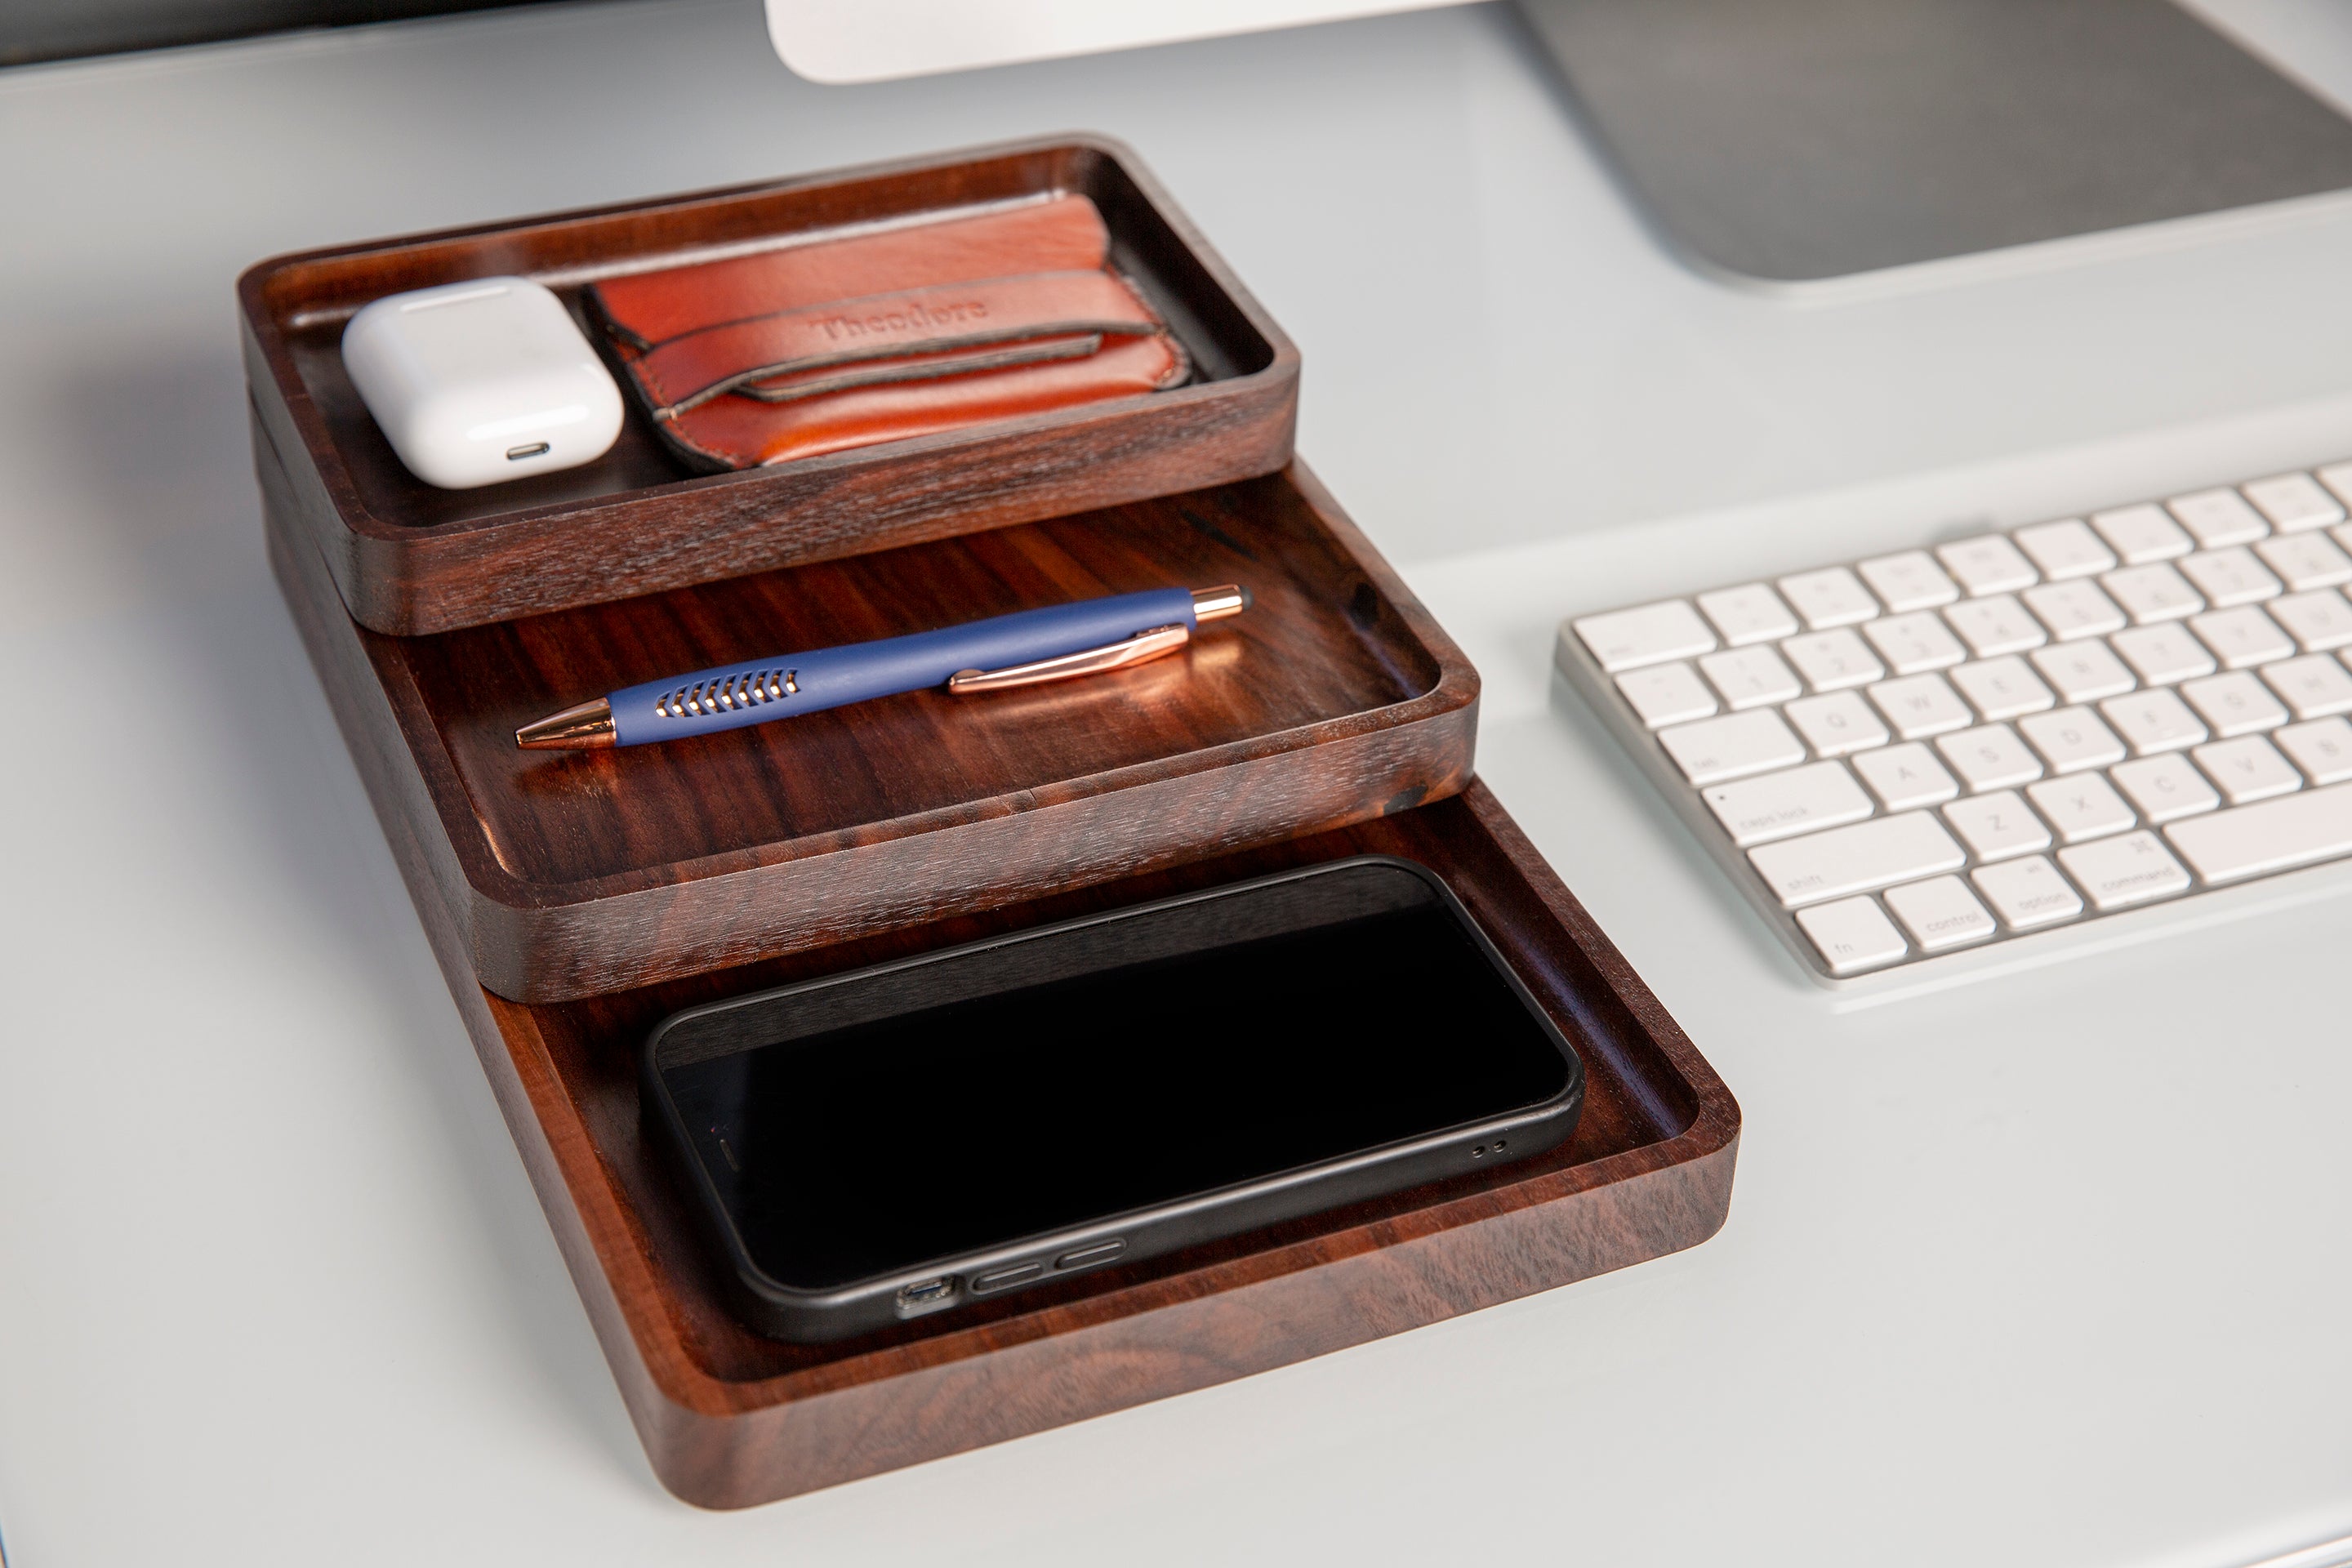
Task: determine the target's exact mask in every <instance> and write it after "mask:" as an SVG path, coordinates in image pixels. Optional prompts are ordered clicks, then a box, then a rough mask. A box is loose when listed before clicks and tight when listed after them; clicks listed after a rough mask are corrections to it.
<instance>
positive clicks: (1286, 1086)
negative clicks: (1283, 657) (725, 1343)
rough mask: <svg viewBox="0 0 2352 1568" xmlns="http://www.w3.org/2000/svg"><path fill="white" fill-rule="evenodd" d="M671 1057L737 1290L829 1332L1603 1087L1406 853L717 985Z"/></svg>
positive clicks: (1378, 1173)
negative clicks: (919, 952) (722, 993)
mask: <svg viewBox="0 0 2352 1568" xmlns="http://www.w3.org/2000/svg"><path fill="white" fill-rule="evenodd" d="M641 1068H642V1081H643V1088H644V1104H645V1110H646V1121H647V1122H648V1124H649V1127H650V1130H651V1131H652V1132H653V1133H654V1135H655V1137H656V1141H657V1142H659V1143H660V1144H661V1145H663V1146H664V1147H665V1148H666V1150H667V1153H668V1154H669V1156H670V1157H671V1159H672V1161H673V1163H674V1166H675V1169H676V1171H677V1174H678V1176H679V1178H680V1183H681V1185H682V1186H683V1187H684V1189H685V1191H686V1193H687V1194H688V1202H689V1203H690V1204H691V1205H693V1206H694V1207H695V1208H696V1209H697V1210H698V1212H699V1214H700V1216H701V1219H702V1222H703V1226H704V1229H705V1231H706V1233H707V1234H708V1236H709V1238H710V1240H711V1242H712V1243H713V1245H714V1246H715V1247H716V1248H717V1249H718V1251H719V1255H720V1257H721V1258H722V1259H723V1266H724V1271H725V1275H726V1278H727V1279H729V1281H730V1285H731V1287H732V1288H733V1293H734V1295H735V1298H736V1301H737V1305H738V1309H739V1310H740V1312H741V1313H742V1315H743V1316H744V1318H745V1320H746V1321H748V1322H749V1323H751V1325H752V1326H753V1327H755V1328H757V1329H758V1330H760V1331H761V1332H763V1333H767V1334H771V1335H773V1336H775V1337H777V1338H780V1339H786V1340H794V1341H802V1342H814V1341H824V1340H835V1339H840V1338H844V1337H846V1336H849V1335H853V1334H857V1333H862V1332H866V1331H871V1330H875V1329H878V1328H885V1327H887V1326H889V1325H891V1324H894V1323H898V1322H902V1321H906V1320H908V1319H909V1318H914V1317H919V1316H923V1315H926V1314H929V1313H932V1312H942V1311H950V1310H954V1309H956V1308H958V1307H961V1306H964V1305H967V1304H969V1303H971V1302H973V1301H977V1300H987V1299H990V1298H992V1297H995V1296H996V1295H998V1294H1000V1293H1002V1292H1005V1291H1013V1290H1018V1289H1023V1288H1024V1287H1029V1286H1034V1285H1040V1284H1043V1283H1045V1282H1047V1281H1051V1280H1055V1279H1062V1278H1064V1277H1065V1276H1067V1275H1069V1274H1072V1273H1075V1272H1077V1271H1079V1270H1082V1269H1087V1268H1102V1267H1105V1266H1107V1265H1109V1264H1113V1263H1129V1262H1134V1261H1136V1260H1139V1259H1141V1258H1150V1257H1152V1256H1155V1255H1157V1254H1161V1253H1166V1252H1170V1251H1173V1250H1175V1249H1176V1248H1179V1247H1189V1246H1192V1245H1194V1244H1196V1243H1200V1242H1203V1241H1209V1240H1214V1239H1217V1238H1220V1237H1227V1236H1232V1235H1235V1234H1237V1233H1239V1232H1242V1231H1245V1230H1251V1229H1255V1228H1257V1227H1259V1226H1265V1225H1270V1224H1274V1223H1276V1222H1279V1221H1282V1220H1286V1219H1294V1218H1297V1217H1300V1216H1302V1215H1310V1214H1315V1213H1318V1212H1321V1211H1323V1210H1326V1209H1329V1208H1333V1207H1337V1206H1339V1205H1343V1204H1349V1203H1355V1202H1359V1201H1361V1200H1363V1199H1366V1198H1370V1197H1377V1196H1380V1195H1382V1194H1388V1193H1392V1192H1397V1191H1400V1190H1402V1189H1403V1188H1406V1187H1410V1186H1414V1185H1417V1184H1421V1183H1423V1182H1428V1181H1432V1180H1435V1179H1437V1178H1440V1177H1444V1176H1449V1175H1454V1174H1457V1173H1462V1172H1465V1171H1470V1170H1475V1169H1477V1168H1479V1167H1480V1166H1482V1165H1489V1164H1495V1163H1503V1162H1507V1161H1514V1160H1518V1159H1522V1158H1526V1157H1528V1156H1529V1155H1534V1154H1538V1153H1541V1152H1545V1151H1546V1150H1549V1149H1552V1148H1555V1147H1557V1146H1558V1145H1559V1144H1560V1143H1562V1142H1566V1141H1567V1139H1568V1137H1569V1135H1570V1133H1571V1132H1572V1131H1575V1127H1576V1119H1577V1114H1578V1112H1579V1111H1580V1110H1581V1109H1582V1106H1583V1097H1584V1070H1583V1065H1582V1064H1581V1063H1580V1061H1578V1059H1577V1056H1576V1052H1575V1050H1574V1049H1573V1048H1572V1047H1570V1044H1569V1042H1568V1039H1567V1037H1565V1036H1563V1035H1562V1034H1561V1032H1560V1030H1559V1026H1557V1025H1555V1024H1554V1023H1553V1022H1552V1020H1551V1018H1550V1017H1549V1016H1547V1015H1546V1014H1545V1012H1544V1011H1543V1009H1542V1008H1541V1007H1540V1006H1538V1005H1537V1003H1536V1001H1535V998H1534V997H1533V996H1532V995H1531V994H1529V993H1528V989H1527V987H1526V985H1525V984H1522V983H1521V981H1520V980H1519V977H1518V976H1517V974H1515V973H1512V971H1511V968H1510V965H1509V964H1508V963H1505V962H1504V960H1503V957H1502V955H1501V954H1500V953H1499V952H1496V950H1495V947H1494V944H1493V943H1492V942H1490V941H1488V940H1487V938H1486V934H1485V933H1484V932H1483V931H1480V930H1479V929H1478V926H1477V924H1476V922H1475V921H1473V920H1472V919H1471V918H1470V915H1469V914H1468V912H1467V911H1466V910H1464V909H1463V907H1462V905H1461V902H1460V901H1459V900H1457V899H1455V898H1454V894H1453V893H1452V891H1451V890H1450V889H1447V888H1446V886H1445V884H1444V882H1443V881H1442V880H1441V879H1439V878H1438V877H1437V876H1435V875H1434V874H1433V873H1432V872H1431V871H1429V870H1428V869H1426V868H1423V867H1421V866H1417V865H1414V864H1412V863H1411V862H1408V861H1404V860H1398V859H1392V858H1386V857H1362V858H1356V859H1350V860H1341V861H1335V862H1331V863H1329V864H1327V865H1321V866H1316V867H1310V868H1305V869H1301V870H1295V871H1287V872H1283V873H1280V874H1278V875H1276V876H1271V877H1264V878H1259V879H1255V880H1252V881H1247V882H1240V883H1235V884H1233V885H1231V886H1228V887H1223V888H1217V889H1211V890H1208V891H1205V892H1200V893H1192V894H1187V895H1183V896H1181V897H1178V898H1172V899H1166V900H1159V901H1157V902H1153V903H1149V904H1142V905H1138V906H1136V907H1134V908H1131V909H1124V910H1115V911H1112V912H1109V913H1106V914H1100V915H1093V916H1089V917H1087V918H1085V919H1081V920H1074V921H1065V922H1062V923H1059V924H1055V925H1049V926H1044V927H1041V928H1038V929H1036V930H1033V931H1019V932H1015V933H1013V934H1011V935H1007V936H1003V937H997V938H992V939H990V940H988V941H985V942H975V943H972V944H971V945H968V946H964V947H959V948H954V949H950V950H948V951H945V952H937V953H930V954H926V955H924V956H922V957H919V958H915V959H909V960H906V961H903V962H900V963H887V964H882V965H878V966H877V967H874V968H870V969H863V970H858V971H856V972H855V973H846V974H840V975H835V976H832V977H829V978H827V979H824V980H818V981H813V982H810V983H807V984H799V985H792V986H786V987H783V988H782V989H780V990H774V991H768V992H762V993H760V994H756V995H750V996H742V997H738V998H735V999H733V1000H730V1001H726V1002H720V1003H717V1004H713V1005H709V1006H704V1007H697V1008H695V1009H693V1010H691V1011H689V1012H684V1013H679V1014H677V1015H675V1016H672V1017H669V1018H667V1019H665V1020H664V1021H663V1022H662V1023H661V1024H659V1025H658V1026H656V1027H655V1029H654V1031H653V1033H652V1035H651V1036H650V1037H648V1039H647V1040H646V1046H645V1051H644V1055H643V1058H642V1061H641Z"/></svg>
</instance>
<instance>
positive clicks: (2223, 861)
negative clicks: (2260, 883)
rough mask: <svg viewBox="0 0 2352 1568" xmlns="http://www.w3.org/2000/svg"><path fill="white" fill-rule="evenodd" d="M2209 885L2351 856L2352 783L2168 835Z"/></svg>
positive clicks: (2177, 826) (2187, 825) (2206, 819)
mask: <svg viewBox="0 0 2352 1568" xmlns="http://www.w3.org/2000/svg"><path fill="white" fill-rule="evenodd" d="M2164 836H2165V837H2167V838H2169V839H2170V840H2172V847H2174V848H2175V849H2178V850H2179V851H2180V855H2181V858H2183V859H2185V860H2187V861H2188V862H2189V864H2190V865H2191V866H2194V867H2196V868H2197V874H2198V875H2199V876H2200V877H2202V878H2204V879H2206V880H2207V881H2208V882H2215V883H2220V882H2242V881H2243V880H2245V879H2247V878H2249V877H2261V876H2264V875H2267V874H2268V873H2270V872H2273V871H2286V870H2292V869H2293V868H2295V867H2297V866H2308V865H2312V864H2314V863H2315V862H2317V861H2321V860H2333V859H2334V858H2336V857H2337V856H2339V855H2344V854H2352V784H2334V785H2330V786H2329V787H2328V788H2326V789H2308V790H2300V791H2298V792H2296V793H2295V794H2294V795H2282V796H2280V797H2279V798H2278V799H2276V800H2266V801H2263V803H2262V804H2261V805H2242V806H2240V807H2238V808H2237V809H2236V810H2234V811H2219V812H2215V813H2214V814H2213V815H2212V816H2198V817H2191V818H2190V819H2189V820H2188V821H2187V822H2176V823H2174V824H2173V825H2172V826H2169V827H2168V828H2166V829H2165V830H2164Z"/></svg>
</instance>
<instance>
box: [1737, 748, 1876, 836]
mask: <svg viewBox="0 0 2352 1568" xmlns="http://www.w3.org/2000/svg"><path fill="white" fill-rule="evenodd" d="M1699 795H1700V797H1701V798H1702V799H1704V800H1705V801H1706V805H1707V809H1708V810H1710V811H1712V812H1714V813H1715V815H1716V819H1717V821H1719V822H1721V823H1722V824H1723V827H1724V831H1725V832H1727V833H1728V834H1730V835H1731V841H1732V842H1733V843H1734V844H1737V845H1738V846H1739V847H1741V848H1742V849H1745V848H1747V847H1748V846H1750V845H1753V844H1769V843H1770V842H1772V840H1774V839H1776V838H1787V837H1791V836H1792V835H1795V834H1799V833H1811V831H1812V830H1813V829H1815V828H1817V827H1835V826H1838V825H1839V824H1841V823H1847V822H1859V821H1861V820H1862V819H1863V818H1864V817H1865V816H1869V815H1870V814H1871V812H1872V811H1873V810H1874V807H1873V806H1872V805H1871V804H1870V797H1869V796H1868V795H1864V794H1863V793H1862V786H1861V785H1860V784H1856V783H1854V782H1853V774H1852V773H1847V772H1846V771H1845V766H1844V764H1843V763H1809V764H1807V765H1806V766H1804V767H1801V768H1790V769H1789V770H1788V771H1787V772H1786V773H1766V774H1764V775H1763V776H1762V777H1760V778H1752V779H1741V780H1739V781H1738V782H1737V783H1735V784H1711V785H1709V786H1708V787H1707V788H1706V789H1703V790H1701V791H1699Z"/></svg>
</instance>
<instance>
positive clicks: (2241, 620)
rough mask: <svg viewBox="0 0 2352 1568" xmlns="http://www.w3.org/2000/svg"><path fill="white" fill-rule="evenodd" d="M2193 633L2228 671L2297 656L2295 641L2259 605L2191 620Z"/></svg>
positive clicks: (2214, 612)
mask: <svg viewBox="0 0 2352 1568" xmlns="http://www.w3.org/2000/svg"><path fill="white" fill-rule="evenodd" d="M2189 630H2190V631H2192V632H2195V633H2196V634H2197V640H2198V641H2199V642H2201V643H2203V644H2204V645H2205V646H2206V647H2210V648H2211V649H2212V650H2213V657H2214V658H2218V659H2220V660H2221V668H2224V669H2251V668H2253V667H2254V666H2255V665H2258V664H2268V663H2270V662H2271V660H2273V659H2274V658H2286V657H2287V656H2288V655H2290V654H2292V653H2294V639H2293V638H2291V637H2288V636H2287V635H2286V634H2285V633H2284V632H2283V631H2281V630H2279V628H2278V623H2277V622H2276V621H2273V620H2272V619H2271V618H2270V617H2269V616H2266V615H2264V614H2263V612H2262V607H2261V606H2260V605H2239V606H2238V607H2237V608H2236V609H2234V610H2208V611H2207V612H2206V613H2205V614H2203V615H2201V616H2189Z"/></svg>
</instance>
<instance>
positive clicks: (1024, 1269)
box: [971, 1263, 1045, 1296]
mask: <svg viewBox="0 0 2352 1568" xmlns="http://www.w3.org/2000/svg"><path fill="white" fill-rule="evenodd" d="M1044 1272H1045V1265H1044V1264H1042V1263H1015V1264H1013V1265H1011V1266H1010V1267H1007V1268H992V1269H990V1270H989V1271H988V1272H987V1273H985V1274H975V1275H973V1276H972V1277H971V1293H972V1294H973V1295H975V1296H985V1295H986V1294H988V1292H990V1291H991V1290H1002V1289H1004V1288H1005V1287H1006V1286H1008V1285H1024V1284H1026V1283H1028V1282H1029V1281H1030V1280H1032V1279H1036V1278H1037V1276H1039V1275H1040V1274H1043V1273H1044Z"/></svg>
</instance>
